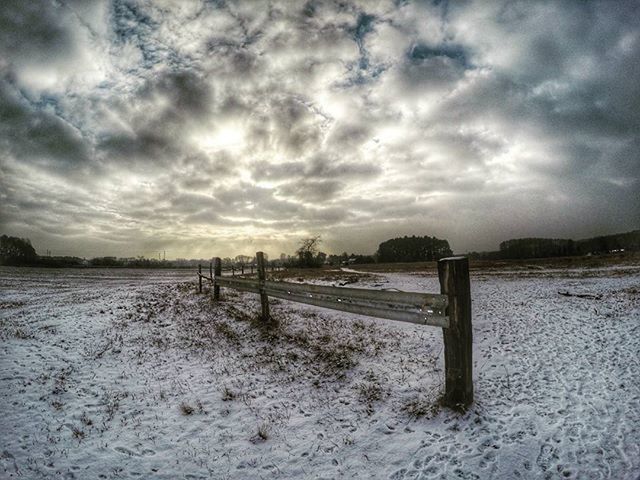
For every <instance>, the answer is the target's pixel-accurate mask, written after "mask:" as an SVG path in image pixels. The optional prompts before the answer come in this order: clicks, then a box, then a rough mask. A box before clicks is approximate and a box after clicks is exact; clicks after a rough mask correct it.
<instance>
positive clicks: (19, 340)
mask: <svg viewBox="0 0 640 480" xmlns="http://www.w3.org/2000/svg"><path fill="white" fill-rule="evenodd" d="M0 285H1V290H0V412H2V416H1V417H0V478H30V479H43V478H77V479H84V478H91V479H93V478H166V479H175V478H185V479H196V478H216V479H217V478H220V479H226V478H228V479H245V478H282V479H294V478H314V479H316V478H317V479H325V478H326V479H328V478H391V479H405V478H407V479H409V478H413V479H418V478H421V479H431V478H434V479H435V478H443V479H444V478H463V479H470V478H482V479H484V478H505V479H512V478H516V479H517V478H523V479H528V478H542V479H544V478H589V479H598V478H602V479H604V478H616V479H630V480H636V479H637V478H638V477H639V476H640V381H639V380H640V379H639V373H638V372H640V368H639V367H640V366H639V365H638V363H639V357H638V355H639V353H640V269H638V268H631V269H629V268H625V269H615V270H612V269H599V270H596V269H591V270H579V269H572V270H571V271H562V270H546V271H537V270H536V271H525V272H507V273H505V272H501V273H500V274H494V272H490V273H483V272H475V273H473V274H472V278H471V288H472V302H473V326H474V377H475V378H474V384H475V398H476V401H475V403H474V405H473V406H472V407H471V409H470V410H469V411H468V412H466V413H464V414H461V413H457V412H454V411H451V410H447V409H443V408H440V407H439V404H438V397H439V395H440V394H441V393H442V388H443V385H442V383H443V354H442V348H443V347H442V334H441V331H440V330H439V329H438V328H435V327H425V326H417V325H411V324H402V323H398V322H393V321H386V320H380V319H373V318H368V317H360V316H357V315H350V314H345V313H342V312H332V311H330V310H323V309H319V308H315V307H311V306H306V305H299V304H294V303H289V302H286V301H277V300H271V312H272V315H273V316H274V317H276V318H277V319H278V320H279V321H280V328H278V329H273V328H272V329H269V328H265V327H264V326H261V325H259V324H258V323H257V322H256V320H255V318H256V313H257V311H258V309H259V301H258V299H257V296H256V295H252V294H242V293H238V292H234V291H232V290H228V289H223V296H224V301H222V302H220V303H217V304H216V303H213V302H212V301H211V298H210V295H209V294H208V293H205V294H202V295H198V294H197V293H196V277H195V272H190V271H142V270H37V269H13V268H0ZM349 286H360V287H373V286H375V288H389V289H394V288H395V289H400V290H413V291H426V292H438V281H437V277H436V276H434V275H432V274H417V273H414V274H401V273H387V274H376V276H375V277H372V276H363V277H362V278H361V279H360V281H359V282H358V283H357V284H355V285H349ZM558 292H565V293H566V292H569V293H571V294H578V293H579V294H589V295H590V296H589V297H587V298H585V297H577V296H566V295H561V294H559V293H558Z"/></svg>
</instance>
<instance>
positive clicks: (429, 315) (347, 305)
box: [198, 252, 473, 409]
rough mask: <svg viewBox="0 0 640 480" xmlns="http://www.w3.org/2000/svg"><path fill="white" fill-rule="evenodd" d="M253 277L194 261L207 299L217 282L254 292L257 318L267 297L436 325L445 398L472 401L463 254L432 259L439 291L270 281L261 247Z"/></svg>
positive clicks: (463, 403)
mask: <svg viewBox="0 0 640 480" xmlns="http://www.w3.org/2000/svg"><path fill="white" fill-rule="evenodd" d="M256 259H257V263H258V265H257V273H258V278H257V279H255V278H237V277H223V276H222V263H221V260H220V258H217V257H216V258H215V269H214V266H213V265H214V264H211V265H210V267H209V276H206V275H203V274H202V267H201V266H198V281H199V291H200V292H201V293H202V280H203V279H205V280H208V281H209V282H211V284H212V286H213V299H214V300H219V299H220V287H227V288H233V289H235V290H240V291H244V292H252V293H257V294H259V295H260V303H261V308H262V313H261V319H262V320H264V321H268V320H270V319H271V316H270V314H269V300H268V297H275V298H280V299H283V300H289V301H293V302H298V303H305V304H309V305H315V306H318V307H323V308H330V309H332V310H339V311H343V312H349V313H356V314H360V315H368V316H372V317H379V318H386V319H390V320H397V321H400V322H409V323H416V324H421V325H432V326H436V327H442V332H443V339H444V357H445V397H444V400H445V403H446V404H447V405H449V406H451V407H455V408H460V407H462V408H463V409H464V408H466V407H467V406H469V405H470V404H471V403H472V402H473V373H472V350H473V349H472V326H471V290H470V281H469V261H468V259H467V258H464V257H452V258H444V259H441V260H439V261H438V278H439V280H440V291H441V293H440V294H437V293H420V292H400V291H397V292H396V291H390V290H372V289H364V288H349V287H331V286H325V285H311V284H305V283H291V282H274V281H269V280H267V279H266V272H265V263H266V262H265V260H264V254H263V253H262V252H257V253H256Z"/></svg>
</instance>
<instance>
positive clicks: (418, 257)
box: [377, 235, 452, 263]
mask: <svg viewBox="0 0 640 480" xmlns="http://www.w3.org/2000/svg"><path fill="white" fill-rule="evenodd" d="M451 254H452V252H451V248H450V247H449V242H448V241H447V240H440V239H439V238H436V237H429V236H424V237H416V236H415V235H413V236H411V237H407V236H404V237H401V238H392V239H391V240H387V241H386V242H382V243H381V244H380V246H379V247H378V254H377V256H378V262H380V263H392V262H428V261H433V260H439V259H440V258H443V257H448V256H450V255H451Z"/></svg>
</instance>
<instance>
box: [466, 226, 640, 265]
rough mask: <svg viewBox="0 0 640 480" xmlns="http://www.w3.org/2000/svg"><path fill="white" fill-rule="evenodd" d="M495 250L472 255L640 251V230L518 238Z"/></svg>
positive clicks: (539, 255) (507, 256)
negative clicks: (575, 237) (583, 236)
mask: <svg viewBox="0 0 640 480" xmlns="http://www.w3.org/2000/svg"><path fill="white" fill-rule="evenodd" d="M499 248H500V249H499V250H498V251H495V252H480V253H478V252H471V253H470V256H471V257H472V258H479V259H519V258H547V257H571V256H576V255H589V254H592V255H599V254H604V253H612V252H614V253H615V252H620V251H638V250H640V230H634V231H631V232H626V233H619V234H615V235H605V236H599V237H592V238H587V239H584V240H571V239H558V238H516V239H512V240H506V241H504V242H502V243H501V244H500V247H499Z"/></svg>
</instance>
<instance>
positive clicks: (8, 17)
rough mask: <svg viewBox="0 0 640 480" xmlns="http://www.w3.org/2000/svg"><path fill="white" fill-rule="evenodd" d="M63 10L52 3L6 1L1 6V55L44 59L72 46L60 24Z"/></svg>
mask: <svg viewBox="0 0 640 480" xmlns="http://www.w3.org/2000/svg"><path fill="white" fill-rule="evenodd" d="M62 15H63V9H62V8H61V7H60V6H58V7H56V6H55V5H54V4H53V2H46V1H35V2H24V1H22V0H6V1H3V2H2V8H1V9H0V52H1V53H2V57H3V58H5V59H6V58H11V59H16V60H19V59H25V60H30V59H33V58H34V57H35V58H37V59H39V60H46V59H47V58H49V57H50V56H52V55H53V56H61V55H65V54H66V52H68V51H69V50H72V49H73V48H74V45H73V38H72V36H71V35H70V34H69V31H68V30H67V29H66V28H65V27H64V26H63V25H62V24H61V20H62Z"/></svg>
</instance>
